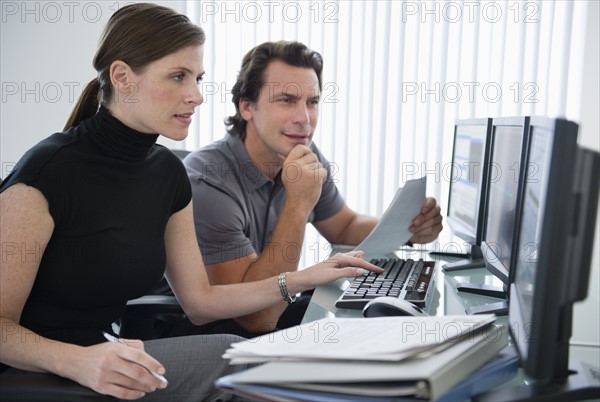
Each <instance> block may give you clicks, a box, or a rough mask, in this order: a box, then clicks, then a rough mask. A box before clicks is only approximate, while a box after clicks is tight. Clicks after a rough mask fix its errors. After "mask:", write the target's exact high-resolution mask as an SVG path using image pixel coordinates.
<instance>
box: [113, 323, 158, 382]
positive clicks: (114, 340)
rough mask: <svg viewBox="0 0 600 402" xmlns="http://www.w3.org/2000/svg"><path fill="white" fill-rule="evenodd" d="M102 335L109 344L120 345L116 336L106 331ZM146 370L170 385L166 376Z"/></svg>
mask: <svg viewBox="0 0 600 402" xmlns="http://www.w3.org/2000/svg"><path fill="white" fill-rule="evenodd" d="M102 335H104V337H105V338H106V340H108V341H109V342H113V343H120V342H119V339H117V338H115V337H114V336H112V335H111V334H109V333H108V332H106V331H102ZM136 364H137V363H136ZM140 366H142V365H141V364H140ZM142 367H144V366H142ZM144 368H145V369H146V370H148V372H150V374H152V375H153V376H154V377H156V378H158V379H159V380H161V381H162V382H163V383H165V384H168V383H169V381H167V379H166V378H165V377H164V376H162V375H160V374H158V373H157V372H155V371H152V370H150V369H149V368H147V367H144Z"/></svg>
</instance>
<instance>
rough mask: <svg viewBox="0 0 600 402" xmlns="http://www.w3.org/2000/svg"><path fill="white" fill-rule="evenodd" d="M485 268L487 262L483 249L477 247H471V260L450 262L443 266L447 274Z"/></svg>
mask: <svg viewBox="0 0 600 402" xmlns="http://www.w3.org/2000/svg"><path fill="white" fill-rule="evenodd" d="M474 268H485V260H484V259H483V253H482V252H481V248H480V247H479V246H476V245H472V246H471V252H470V254H469V258H468V259H466V260H460V261H456V262H449V263H446V264H444V265H443V266H442V269H443V270H444V271H445V272H451V271H458V270H462V269H474Z"/></svg>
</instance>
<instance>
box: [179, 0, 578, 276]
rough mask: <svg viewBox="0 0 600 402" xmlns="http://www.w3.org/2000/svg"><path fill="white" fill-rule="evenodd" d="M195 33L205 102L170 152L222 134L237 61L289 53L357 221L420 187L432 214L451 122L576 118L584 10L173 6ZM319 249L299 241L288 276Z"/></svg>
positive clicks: (540, 5)
mask: <svg viewBox="0 0 600 402" xmlns="http://www.w3.org/2000/svg"><path fill="white" fill-rule="evenodd" d="M185 4H186V13H187V15H188V16H189V17H190V18H191V19H192V21H194V22H195V23H197V24H198V25H200V26H201V27H202V28H203V29H204V30H205V32H206V34H207V42H206V45H205V54H204V67H205V70H206V75H205V80H204V82H203V83H202V92H203V94H204V99H205V103H204V104H203V105H202V106H201V108H200V112H199V114H198V115H199V117H198V118H196V120H195V121H194V123H193V126H192V129H191V130H190V136H189V138H188V139H187V140H186V142H185V143H184V144H182V147H185V148H186V149H190V150H194V149H197V148H198V147H201V146H204V145H207V144H209V143H210V142H212V141H215V140H217V139H219V138H222V137H223V136H224V134H225V126H224V124H223V120H224V119H225V118H226V117H227V116H228V115H231V114H232V113H234V106H233V104H232V102H231V94H230V91H231V88H232V87H233V84H234V83H235V77H236V74H237V72H238V69H239V66H240V63H241V59H242V57H243V55H244V54H245V53H246V52H247V51H248V50H250V49H251V48H252V47H254V46H256V45H258V44H260V43H262V42H265V41H276V40H297V41H300V42H303V43H305V44H306V45H307V46H308V47H310V48H312V49H314V50H316V51H318V52H319V53H321V54H322V55H323V59H324V71H323V91H322V100H321V104H320V106H319V107H320V115H319V123H318V126H317V131H316V133H315V137H314V141H315V143H316V144H317V146H318V147H319V148H320V149H321V151H322V152H323V153H324V155H325V156H326V157H327V158H328V159H329V160H330V162H332V168H333V171H334V180H335V181H336V183H337V186H338V188H339V190H340V192H341V193H342V195H343V196H344V198H345V199H346V202H347V203H348V205H349V206H350V207H351V208H353V209H354V210H356V211H357V212H360V213H364V214H369V215H374V216H381V214H382V213H383V211H385V208H386V207H387V205H388V204H389V202H390V201H391V199H392V197H393V195H394V193H395V191H396V190H397V188H398V187H399V186H402V184H403V183H404V182H405V181H406V180H409V179H413V178H418V177H422V176H427V193H428V195H430V196H433V197H435V198H436V199H437V200H438V203H439V204H440V205H441V206H442V210H444V209H445V204H446V200H447V191H448V180H449V170H448V166H449V164H450V158H451V149H452V133H453V131H452V128H453V124H454V121H455V120H456V119H458V118H472V117H498V116H518V115H546V116H551V117H555V116H563V117H567V118H570V119H573V120H577V119H578V118H579V114H578V110H579V103H580V94H581V86H582V82H581V72H582V70H583V68H582V62H583V43H584V31H585V21H586V18H585V16H586V11H587V2H584V1H575V2H572V1H540V0H537V1H517V0H504V1H382V0H377V1H356V0H354V1H343V0H339V1H335V0H322V1H318V0H302V1H300V0H295V1H281V0H280V1H231V0H230V1H187V2H186V3H185ZM329 251H330V246H329V245H328V244H327V242H326V241H324V239H322V238H321V237H320V236H319V235H318V233H317V232H316V231H315V230H314V229H312V227H310V226H309V228H307V233H306V238H305V244H304V249H303V253H302V259H301V267H302V266H306V265H310V264H313V263H315V262H318V261H321V260H323V259H324V258H325V257H326V256H327V255H328V253H329Z"/></svg>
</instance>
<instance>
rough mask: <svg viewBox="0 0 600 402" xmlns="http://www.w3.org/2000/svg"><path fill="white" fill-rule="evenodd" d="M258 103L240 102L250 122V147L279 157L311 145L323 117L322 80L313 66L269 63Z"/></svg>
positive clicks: (263, 156)
mask: <svg viewBox="0 0 600 402" xmlns="http://www.w3.org/2000/svg"><path fill="white" fill-rule="evenodd" d="M264 78H265V80H264V81H265V84H264V85H263V87H262V88H261V91H260V95H259V98H258V100H257V101H256V102H255V103H250V102H248V101H244V100H242V101H240V112H241V114H242V117H243V118H244V119H245V120H246V121H247V126H246V139H245V142H246V146H247V147H249V148H252V150H253V152H254V155H255V156H256V157H260V158H261V159H265V160H276V158H277V155H278V154H279V155H281V156H287V154H288V153H289V152H290V151H291V150H292V148H294V146H296V145H297V144H303V145H306V146H308V145H310V143H311V141H312V136H313V134H314V131H315V128H316V126H317V120H318V118H319V99H320V95H321V93H320V90H319V80H318V78H317V74H316V73H315V71H314V70H313V69H312V68H304V67H294V66H290V65H288V64H286V63H284V62H282V61H279V60H275V61H272V62H271V63H269V65H268V66H267V69H266V70H265V74H264Z"/></svg>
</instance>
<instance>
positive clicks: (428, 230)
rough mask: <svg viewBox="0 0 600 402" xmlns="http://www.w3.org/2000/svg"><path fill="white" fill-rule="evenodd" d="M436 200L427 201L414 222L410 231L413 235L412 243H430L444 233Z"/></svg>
mask: <svg viewBox="0 0 600 402" xmlns="http://www.w3.org/2000/svg"><path fill="white" fill-rule="evenodd" d="M440 211H441V209H440V207H439V205H437V203H436V200H435V198H431V197H428V198H427V199H425V202H424V203H423V206H422V207H421V212H420V213H419V215H417V216H416V217H415V219H413V221H412V225H411V226H410V228H409V230H410V231H411V233H413V234H414V235H413V237H411V238H410V241H411V242H412V243H429V242H431V241H433V240H435V239H436V238H437V237H438V235H439V234H440V232H441V231H442V228H443V226H442V215H441V214H440Z"/></svg>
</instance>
